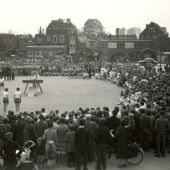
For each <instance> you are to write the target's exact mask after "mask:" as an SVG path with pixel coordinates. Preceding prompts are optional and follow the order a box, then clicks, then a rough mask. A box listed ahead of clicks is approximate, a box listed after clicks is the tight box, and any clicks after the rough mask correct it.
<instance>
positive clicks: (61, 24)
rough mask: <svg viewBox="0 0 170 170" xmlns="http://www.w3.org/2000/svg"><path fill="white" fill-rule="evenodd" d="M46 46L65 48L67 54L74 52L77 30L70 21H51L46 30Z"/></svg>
mask: <svg viewBox="0 0 170 170" xmlns="http://www.w3.org/2000/svg"><path fill="white" fill-rule="evenodd" d="M46 36H47V44H48V45H57V46H65V47H66V53H67V54H73V53H75V52H76V47H77V29H76V27H75V26H74V25H73V24H72V23H71V21H70V19H67V20H66V21H64V20H62V19H58V20H52V21H51V23H50V24H49V25H48V27H47V29H46Z"/></svg>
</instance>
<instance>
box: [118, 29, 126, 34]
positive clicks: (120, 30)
mask: <svg viewBox="0 0 170 170" xmlns="http://www.w3.org/2000/svg"><path fill="white" fill-rule="evenodd" d="M118 34H119V35H126V28H125V27H122V28H119V29H118Z"/></svg>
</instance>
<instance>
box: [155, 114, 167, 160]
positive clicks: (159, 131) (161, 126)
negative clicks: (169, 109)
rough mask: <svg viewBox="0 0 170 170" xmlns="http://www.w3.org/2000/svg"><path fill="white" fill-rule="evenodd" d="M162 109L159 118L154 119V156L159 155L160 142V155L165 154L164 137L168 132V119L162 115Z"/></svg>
mask: <svg viewBox="0 0 170 170" xmlns="http://www.w3.org/2000/svg"><path fill="white" fill-rule="evenodd" d="M164 115H165V113H164V111H161V112H160V118H158V119H157V120H156V123H155V132H156V146H157V154H156V155H155V156H157V157H160V153H161V151H160V148H161V142H162V156H163V157H164V156H165V139H166V137H167V133H168V119H166V118H165V117H164Z"/></svg>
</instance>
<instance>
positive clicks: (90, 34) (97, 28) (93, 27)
mask: <svg viewBox="0 0 170 170" xmlns="http://www.w3.org/2000/svg"><path fill="white" fill-rule="evenodd" d="M103 28H104V27H103V26H102V24H101V22H100V21H99V20H98V19H88V20H87V21H86V22H85V24H84V32H85V35H86V36H87V38H88V39H91V40H95V39H96V38H97V36H98V35H99V34H100V33H103V32H104V30H103Z"/></svg>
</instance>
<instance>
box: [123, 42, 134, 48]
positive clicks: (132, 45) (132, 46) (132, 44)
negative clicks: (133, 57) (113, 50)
mask: <svg viewBox="0 0 170 170" xmlns="http://www.w3.org/2000/svg"><path fill="white" fill-rule="evenodd" d="M125 48H134V43H133V42H126V43H125Z"/></svg>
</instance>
